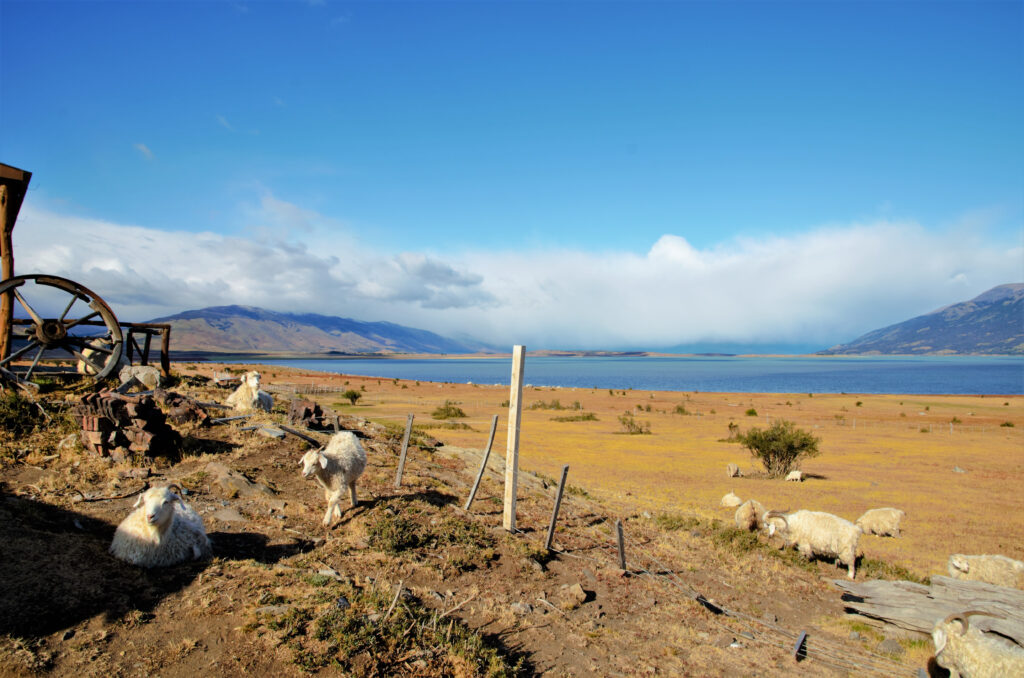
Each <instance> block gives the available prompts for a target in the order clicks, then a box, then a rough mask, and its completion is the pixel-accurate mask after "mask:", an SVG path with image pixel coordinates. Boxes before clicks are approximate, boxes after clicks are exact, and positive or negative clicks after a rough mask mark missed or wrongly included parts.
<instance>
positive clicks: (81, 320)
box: [64, 311, 100, 330]
mask: <svg viewBox="0 0 1024 678" xmlns="http://www.w3.org/2000/svg"><path fill="white" fill-rule="evenodd" d="M99 314H100V312H99V311H93V312H92V313H90V314H89V315H86V316H82V317H81V318H79V319H78V320H72V321H71V322H70V323H68V324H67V325H65V326H64V329H65V330H70V329H71V328H72V327H74V326H75V325H77V324H78V323H82V322H85V321H86V320H92V319H93V318H95V317H96V316H98V315H99Z"/></svg>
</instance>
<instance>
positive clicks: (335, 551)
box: [0, 365, 1012, 676]
mask: <svg viewBox="0 0 1024 678" xmlns="http://www.w3.org/2000/svg"><path fill="white" fill-rule="evenodd" d="M175 367H176V370H177V371H178V372H179V373H182V374H183V373H189V372H195V373H201V372H205V373H206V374H210V373H211V372H212V371H213V370H214V369H218V368H216V367H214V366H208V365H202V366H191V365H176V366H175ZM219 369H223V367H220V368H219ZM264 382H265V384H269V385H271V387H272V386H273V385H274V382H278V383H282V384H283V383H288V384H295V383H313V382H316V383H320V384H326V385H329V386H330V387H331V388H334V389H335V391H337V390H341V389H342V388H353V387H354V388H356V389H359V388H360V386H364V387H365V388H366V389H367V390H366V391H365V392H364V393H366V395H365V397H364V398H363V399H361V402H362V403H363V404H361V405H357V406H355V407H345V406H341V405H339V404H338V401H340V397H339V395H338V393H337V392H334V393H332V394H327V395H325V396H322V397H320V396H318V399H319V400H320V401H321V403H322V404H323V405H324V406H327V407H332V406H333V407H335V409H337V410H338V411H340V412H342V414H343V416H342V423H343V425H344V427H345V428H348V429H351V430H356V431H358V432H359V433H360V434H361V436H363V443H364V446H365V447H366V449H367V452H368V454H369V458H370V465H369V467H368V469H367V471H366V473H365V474H364V476H363V477H362V479H361V480H360V483H359V498H360V504H359V506H358V507H356V508H347V509H346V511H345V513H344V515H343V518H342V520H341V521H340V523H338V524H336V525H334V526H332V527H331V528H329V529H325V528H323V527H322V526H321V519H322V517H323V511H324V508H325V502H324V498H323V493H322V491H321V490H320V489H319V488H318V487H317V486H315V485H314V484H313V483H310V482H307V481H304V480H303V479H302V478H301V477H300V475H299V458H300V457H301V455H302V453H303V452H304V451H305V450H306V449H308V448H309V445H308V444H307V443H306V442H303V441H301V440H299V439H298V438H296V437H293V436H287V437H286V438H284V439H282V440H278V439H275V438H270V437H267V436H264V435H262V434H261V433H259V432H258V431H247V430H243V428H244V427H245V426H251V425H253V424H254V423H255V424H268V425H269V424H274V423H280V422H282V421H284V414H283V412H284V409H285V408H286V406H287V399H286V398H285V397H283V395H282V394H281V393H280V392H278V393H276V394H275V395H276V399H277V402H276V406H275V412H274V413H272V414H270V415H258V416H255V417H253V419H251V420H248V421H236V422H229V423H227V424H223V425H219V426H214V427H204V428H196V427H191V428H190V427H187V426H186V427H180V430H181V432H182V434H183V436H184V437H185V444H184V449H185V456H184V458H183V460H182V461H180V462H178V463H174V464H170V463H165V462H161V461H159V460H156V461H152V462H149V463H144V464H136V465H132V464H129V463H122V464H113V463H111V462H110V461H109V460H108V459H101V458H98V457H93V456H90V455H89V454H87V453H85V452H84V451H83V450H82V448H81V446H80V445H78V444H77V443H71V444H69V442H68V441H65V444H64V446H63V447H62V448H60V447H59V443H60V441H61V440H64V439H65V438H66V436H68V435H69V434H72V433H74V432H75V429H73V428H67V427H65V428H64V429H60V428H59V426H58V425H57V424H54V425H51V426H49V427H44V428H43V429H42V430H40V431H37V432H35V433H32V434H29V435H25V436H20V437H14V436H12V435H9V434H7V435H5V437H3V439H2V440H0V464H2V466H0V573H2V574H0V676H8V675H11V676H14V675H17V676H21V675H36V674H46V675H55V676H62V675H90V676H91V675H104V676H135V675H140V676H141V675H147V676H148V675H163V676H194V675H203V674H206V675H224V676H234V675H276V676H291V675H304V674H308V673H321V674H325V675H365V676H384V675H458V676H471V675H517V674H518V675H577V676H585V675H586V676H589V675H606V676H616V675H626V676H632V675H701V676H703V675H713V676H714V675H719V676H752V675H757V676H788V675H797V674H799V675H899V674H904V675H909V674H912V673H913V672H914V671H915V670H916V668H917V667H923V666H925V665H926V664H927V662H928V657H929V655H930V644H926V643H925V642H924V641H921V640H913V639H902V640H901V641H900V642H901V648H900V652H898V653H896V654H883V653H881V652H880V651H879V649H878V644H879V643H880V642H881V641H882V640H883V637H884V634H883V633H882V632H881V631H879V630H877V629H874V628H869V627H866V626H863V625H861V624H858V623H854V622H851V621H849V620H846V619H844V617H843V605H842V601H841V599H840V594H839V592H838V590H837V589H836V588H835V587H834V586H833V585H831V584H830V581H829V580H830V579H832V578H837V577H841V576H845V571H844V570H841V569H838V568H836V567H835V566H834V565H833V564H832V563H829V562H816V563H811V564H809V565H808V564H805V563H802V562H800V559H799V558H797V557H794V554H793V553H792V552H788V553H782V552H779V551H778V550H776V549H775V548H774V547H772V546H770V545H769V544H768V543H767V542H766V540H765V538H764V537H763V536H746V535H742V534H740V533H738V532H737V531H735V530H732V529H731V528H730V527H729V522H730V520H731V512H725V511H720V510H718V509H716V508H714V507H708V510H703V509H700V508H695V507H694V504H693V503H692V502H691V501H690V500H689V499H683V498H682V497H681V496H680V499H679V501H677V502H676V505H675V506H674V507H671V508H668V509H667V508H666V507H665V505H664V504H666V503H668V502H667V501H662V500H661V499H660V498H659V501H658V503H657V504H655V503H645V501H644V500H643V499H642V498H641V497H637V496H635V495H634V494H633V493H636V495H640V494H641V492H640V489H641V488H642V485H637V484H634V485H632V486H631V487H632V489H627V490H621V489H620V488H622V487H629V484H628V482H627V481H628V479H624V478H623V477H621V475H622V474H620V476H619V477H615V476H607V477H608V479H609V481H610V482H609V485H610V486H611V487H612V488H613V489H614V491H613V492H609V493H603V492H602V491H601V490H599V489H597V488H598V484H597V483H595V482H594V481H593V480H592V479H593V478H594V475H592V474H588V473H587V471H586V469H587V463H586V461H585V460H582V461H581V460H580V458H579V457H575V458H574V460H573V470H574V473H576V472H577V471H579V472H580V473H579V475H578V476H576V475H570V481H569V484H570V486H571V487H570V490H569V492H568V493H567V494H566V496H565V499H564V500H563V503H562V507H561V512H560V517H559V522H558V529H557V531H556V534H555V539H554V547H555V550H554V552H552V553H548V552H546V551H545V549H544V548H543V545H544V539H545V537H546V531H547V527H548V523H549V520H550V517H551V511H552V507H553V502H554V493H555V483H554V482H553V480H552V479H553V478H554V477H555V476H557V475H558V473H557V472H556V471H554V469H557V468H559V467H560V464H561V461H562V460H561V459H559V458H555V459H547V460H546V461H545V463H544V464H543V468H538V466H540V465H538V464H536V463H534V461H533V459H532V458H531V457H530V456H529V455H528V454H524V459H525V460H526V463H525V464H524V467H526V468H528V469H529V468H531V467H532V468H533V469H536V470H537V471H540V472H538V473H534V472H530V471H529V470H528V471H524V472H523V473H521V477H520V481H519V486H518V510H517V515H516V526H517V530H516V531H515V532H514V533H509V532H508V531H507V530H504V529H503V528H502V493H503V489H502V487H503V486H502V477H503V476H502V473H503V460H502V459H501V457H502V456H503V452H504V427H502V426H499V429H498V430H499V434H498V436H497V440H496V442H495V445H494V448H495V452H494V454H492V458H491V461H490V462H489V464H488V471H487V473H486V474H485V476H484V479H483V482H482V484H481V488H480V491H479V492H478V494H477V496H476V499H475V501H474V503H473V505H472V507H471V509H470V510H469V511H465V510H463V508H462V506H463V504H464V503H465V501H466V498H467V496H468V494H469V489H470V487H471V486H472V483H473V479H474V476H475V474H476V471H477V469H478V467H479V465H480V461H481V454H482V451H481V449H480V448H481V447H483V444H484V442H485V440H486V432H487V428H488V426H489V421H486V418H485V417H484V413H485V412H486V411H497V410H496V409H495V406H496V405H497V404H498V403H499V402H500V400H501V398H502V397H507V390H506V391H505V393H504V396H502V395H501V389H497V390H495V391H494V392H493V393H489V395H488V396H487V397H486V398H483V399H481V405H480V410H479V411H477V412H473V413H471V414H470V415H469V416H468V417H467V419H466V421H470V420H473V417H476V419H477V420H483V421H486V425H484V426H481V425H480V424H478V423H474V424H470V425H469V426H470V427H471V429H470V430H466V429H455V428H453V429H428V430H426V431H424V430H419V431H417V436H414V439H413V445H411V446H410V448H409V453H408V459H407V462H406V465H405V469H404V475H403V478H402V483H401V486H400V487H397V488H396V487H395V477H396V469H397V463H398V453H399V450H400V443H401V441H400V433H401V426H402V425H404V416H402V417H401V419H398V415H399V414H400V413H404V412H405V411H412V410H411V409H410V408H409V405H410V403H413V402H415V403H417V407H418V409H417V410H416V411H417V412H419V414H417V417H418V420H420V421H422V420H423V419H429V415H428V414H427V413H428V412H429V411H430V410H431V409H433V408H434V407H436V406H437V405H440V404H441V403H442V402H443V401H444V400H446V399H455V400H460V401H461V402H463V403H464V405H463V406H464V407H466V406H467V405H468V404H469V399H468V397H467V396H468V395H469V394H470V393H479V392H480V390H479V389H473V391H469V390H468V389H470V387H465V386H461V387H460V388H459V389H455V388H452V389H451V390H447V389H448V385H438V384H426V383H424V384H414V383H413V382H392V381H390V380H384V383H383V384H381V383H380V382H379V380H367V379H360V378H355V377H345V376H341V375H325V374H317V373H298V372H290V371H287V370H284V369H272V370H267V371H265V372H264ZM343 382H347V383H343ZM385 386H387V389H385V388H384V387H385ZM174 390H176V391H178V392H182V393H187V394H189V395H192V396H194V397H196V398H198V399H200V400H204V401H208V402H209V401H218V402H223V401H224V400H225V399H226V397H227V395H228V393H229V392H230V391H225V390H218V389H215V388H214V387H212V386H211V385H196V386H184V385H179V386H177V387H175V389H174ZM385 391H386V393H385ZM388 394H389V395H388ZM545 395H546V396H548V397H550V393H546V394H545ZM633 395H636V396H637V398H636V399H640V398H646V397H647V394H633ZM679 397H680V396H679V394H675V398H676V399H678V398H679ZM773 397H775V396H773ZM564 398H565V396H564V395H563V399H564ZM743 398H747V396H743ZM491 399H495V402H494V403H491V402H490V400H491ZM658 399H661V395H659V396H658V398H656V399H655V401H656V402H657V401H658ZM484 400H486V401H487V402H483V401H484ZM648 400H649V399H648ZM370 401H372V402H370ZM588 405H589V403H588ZM602 416H606V415H602ZM389 417H390V418H391V419H394V420H395V423H398V424H399V425H397V426H391V427H390V430H389V429H386V428H385V427H384V426H381V425H380V424H379V423H373V422H372V421H370V419H374V420H376V421H378V422H387V421H388V419H389ZM473 421H475V420H473ZM399 422H400V423H399ZM722 428H723V429H724V425H723V427H722ZM311 435H315V436H316V435H319V438H320V439H321V440H326V439H327V434H311ZM643 437H647V436H643ZM620 438H627V437H626V436H617V439H620ZM628 438H633V437H632V436H629V437H628ZM636 438H640V437H636ZM473 440H475V441H477V442H476V443H472V442H471V441H473ZM442 441H444V442H443V443H442ZM211 462H216V463H220V464H224V465H226V466H227V467H228V468H230V469H231V470H233V471H237V472H239V473H241V474H243V475H244V476H245V477H246V478H247V479H248V480H249V481H251V482H253V483H256V484H262V485H264V486H266V487H267V488H269V490H268V491H266V492H259V491H253V492H250V491H248V490H245V489H243V491H239V490H238V488H237V487H232V486H229V485H228V484H226V483H221V482H219V481H218V480H217V476H216V473H215V472H214V471H213V470H211V468H210V467H209V466H208V465H209V464H210V463H211ZM138 468H146V469H149V470H150V471H151V472H152V475H151V476H150V477H148V478H136V477H130V474H131V473H133V472H135V473H137V471H135V469H138ZM722 470H724V464H722V468H721V469H720V470H719V471H718V474H719V475H721V471H722ZM828 474H833V475H834V474H835V472H834V471H831V470H830V471H829V472H828ZM823 475H827V474H823ZM125 476H128V477H125ZM577 477H583V478H587V479H588V481H587V483H586V484H585V485H583V486H581V485H577V484H575V483H577V482H579V481H578V480H576V478H577ZM163 482H177V483H179V484H181V485H182V486H183V487H185V488H186V489H187V491H188V494H187V497H186V498H187V500H188V502H189V503H190V504H191V505H192V506H193V507H194V508H195V509H196V510H197V511H198V512H199V513H200V514H201V515H202V516H203V519H204V521H205V524H206V529H207V531H208V533H209V535H210V537H211V540H212V542H213V545H214V555H215V557H214V558H213V559H212V560H210V561H205V562H195V563H187V564H183V565H180V566H176V567H171V568H164V569H154V570H144V569H139V568H136V567H133V566H131V565H128V564H125V563H122V562H120V561H118V560H116V559H114V558H113V557H112V556H110V555H109V554H108V552H107V548H108V546H109V543H110V540H111V537H112V535H113V531H114V528H115V527H116V525H117V524H118V523H119V522H120V521H121V520H122V519H123V518H124V517H125V516H126V515H127V514H128V513H129V512H130V510H131V507H132V504H133V502H134V500H135V497H134V496H123V495H129V494H132V493H133V492H135V491H136V490H139V489H141V488H142V487H143V486H144V485H145V484H146V483H154V484H155V483H163ZM716 482H718V485H716V486H715V487H714V488H713V489H712V490H711V492H714V493H718V496H720V494H721V493H720V492H718V490H719V489H720V486H721V485H722V484H724V483H725V482H726V479H724V478H720V479H719V478H716ZM730 482H731V481H730ZM748 482H752V483H757V482H759V481H757V480H754V479H751V480H749V481H748ZM764 482H766V483H767V482H768V481H764ZM775 482H777V481H775ZM686 491H688V488H683V487H679V488H678V489H677V494H678V493H685V492H686ZM704 491H705V490H704V489H702V490H701V492H702V493H703V492H704ZM726 491H727V489H726ZM737 491H738V492H739V490H737ZM701 496H703V494H702V495H701ZM117 497H121V498H117ZM83 498H84V500H83ZM617 519H621V521H622V524H623V527H624V530H623V531H624V534H625V557H626V568H625V570H623V569H620V568H619V563H618V560H619V556H618V551H617V548H616V545H615V544H616V541H615V530H614V523H615V521H616V520H617ZM396 526H397V528H396ZM384 528H393V529H399V528H400V530H399V531H401V530H404V531H405V532H404V533H401V534H404V535H405V536H408V537H410V539H409V540H407V541H406V542H404V543H403V542H401V540H392V541H388V539H387V538H382V534H385V537H386V531H385V529H384ZM401 534H400V535H399V536H401ZM1008 555H1012V554H1008ZM911 560H912V559H911ZM858 578H860V576H858ZM396 591H400V592H401V593H400V595H397V596H396V595H395V594H396ZM342 600H344V602H342ZM396 621H398V622H400V623H399V625H398V626H397V627H395V626H394V624H395V622H396ZM339 629H342V630H343V631H344V632H341V631H338V630H339ZM801 632H806V633H807V642H806V646H805V647H806V650H805V653H802V654H801V657H800V661H797V660H796V659H794V657H793V648H794V644H795V642H796V638H797V637H798V635H799V634H800V633H801ZM332 634H333V635H332ZM460 634H461V635H460ZM357 641H358V642H357ZM477 646H479V647H477ZM474 648H476V649H474ZM480 648H482V650H481V649H480ZM478 650H479V651H478ZM488 652H489V653H491V654H487V653H488ZM488 657H490V659H488Z"/></svg>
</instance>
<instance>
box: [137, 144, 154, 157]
mask: <svg viewBox="0 0 1024 678" xmlns="http://www.w3.org/2000/svg"><path fill="white" fill-rule="evenodd" d="M132 148H134V149H135V150H136V151H138V152H139V153H141V154H142V157H143V158H145V159H146V160H152V159H153V151H151V150H149V147H148V146H146V144H132Z"/></svg>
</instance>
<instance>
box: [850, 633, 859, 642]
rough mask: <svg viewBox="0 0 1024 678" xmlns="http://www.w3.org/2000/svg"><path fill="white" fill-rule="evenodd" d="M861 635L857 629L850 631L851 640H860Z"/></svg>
mask: <svg viewBox="0 0 1024 678" xmlns="http://www.w3.org/2000/svg"><path fill="white" fill-rule="evenodd" d="M860 639H861V635H860V634H859V633H857V632H856V631H850V640H860Z"/></svg>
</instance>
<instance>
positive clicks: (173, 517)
mask: <svg viewBox="0 0 1024 678" xmlns="http://www.w3.org/2000/svg"><path fill="white" fill-rule="evenodd" d="M180 493H181V488H180V487H178V486H177V485H173V484H172V485H168V486H166V487H151V488H149V489H148V490H146V491H145V492H143V493H142V494H141V495H139V498H138V499H137V500H136V501H135V510H133V511H132V512H131V513H129V514H128V517H127V518H125V519H124V520H122V521H121V524H120V525H118V526H117V530H116V531H115V532H114V540H113V541H112V542H111V544H110V553H111V554H113V555H114V557H115V558H119V559H121V560H123V561H125V562H128V563H131V564H132V565H138V566H140V567H166V566H168V565H176V564H178V563H182V562H185V561H186V560H199V559H201V558H209V557H210V556H211V555H212V553H213V550H212V549H211V547H210V540H209V538H207V536H206V529H205V528H204V527H203V519H202V518H200V517H199V514H198V513H196V512H195V511H194V510H193V509H192V508H191V507H190V506H189V505H188V504H186V503H185V500H184V499H182V498H181V494H180Z"/></svg>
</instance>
